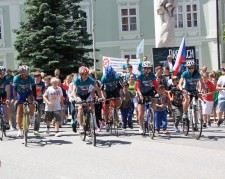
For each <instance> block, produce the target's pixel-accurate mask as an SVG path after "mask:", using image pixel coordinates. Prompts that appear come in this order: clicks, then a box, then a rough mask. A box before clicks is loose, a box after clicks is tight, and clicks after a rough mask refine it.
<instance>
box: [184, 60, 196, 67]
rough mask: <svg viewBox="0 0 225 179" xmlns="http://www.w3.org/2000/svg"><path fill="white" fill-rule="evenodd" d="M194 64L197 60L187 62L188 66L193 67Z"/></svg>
mask: <svg viewBox="0 0 225 179" xmlns="http://www.w3.org/2000/svg"><path fill="white" fill-rule="evenodd" d="M193 66H195V62H194V61H193V60H191V61H187V62H186V67H193Z"/></svg>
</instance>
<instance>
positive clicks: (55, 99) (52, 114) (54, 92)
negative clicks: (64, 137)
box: [43, 77, 64, 137]
mask: <svg viewBox="0 0 225 179" xmlns="http://www.w3.org/2000/svg"><path fill="white" fill-rule="evenodd" d="M58 84H59V80H58V79H57V78H55V77H53V78H51V85H52V86H50V87H48V88H47V90H46V91H45V93H44V95H43V99H44V101H45V104H46V105H45V111H46V124H47V130H46V133H47V134H49V132H50V129H49V128H50V122H51V121H52V119H53V118H54V120H55V136H56V137H60V136H61V135H60V133H59V124H60V121H61V118H60V110H61V107H62V106H63V100H64V98H63V92H62V88H60V87H59V86H58Z"/></svg>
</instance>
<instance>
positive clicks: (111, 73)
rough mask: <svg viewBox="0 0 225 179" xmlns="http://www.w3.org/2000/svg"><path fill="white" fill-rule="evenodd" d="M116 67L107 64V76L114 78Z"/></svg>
mask: <svg viewBox="0 0 225 179" xmlns="http://www.w3.org/2000/svg"><path fill="white" fill-rule="evenodd" d="M114 73H115V72H114V69H113V67H111V66H107V67H106V69H105V75H106V77H107V78H112V77H113V74H114Z"/></svg>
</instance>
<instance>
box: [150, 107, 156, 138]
mask: <svg viewBox="0 0 225 179" xmlns="http://www.w3.org/2000/svg"><path fill="white" fill-rule="evenodd" d="M149 113H150V116H149V123H148V128H149V137H151V139H153V138H154V136H155V116H154V112H153V109H151V110H150V111H149Z"/></svg>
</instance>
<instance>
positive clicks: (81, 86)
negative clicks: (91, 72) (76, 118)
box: [73, 76, 96, 96]
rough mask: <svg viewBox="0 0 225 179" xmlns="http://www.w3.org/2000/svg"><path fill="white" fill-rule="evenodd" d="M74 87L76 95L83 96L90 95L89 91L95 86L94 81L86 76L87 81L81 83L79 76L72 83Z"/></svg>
mask: <svg viewBox="0 0 225 179" xmlns="http://www.w3.org/2000/svg"><path fill="white" fill-rule="evenodd" d="M73 84H74V86H76V88H77V91H76V94H77V95H81V96H85V95H87V94H89V93H90V89H91V88H93V86H94V85H95V84H96V82H95V80H94V79H93V78H91V77H90V76H88V78H87V80H85V81H83V80H82V79H81V77H80V76H78V77H76V78H75V79H74V82H73Z"/></svg>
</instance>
